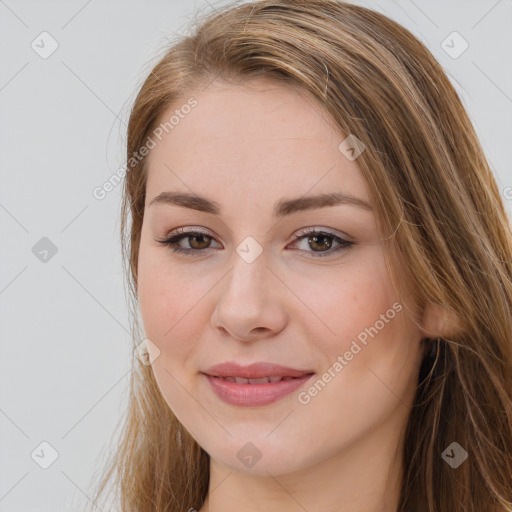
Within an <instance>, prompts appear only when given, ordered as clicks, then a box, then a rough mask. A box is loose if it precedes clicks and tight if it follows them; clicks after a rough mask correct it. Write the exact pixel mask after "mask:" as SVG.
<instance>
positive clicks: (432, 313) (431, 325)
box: [421, 303, 463, 338]
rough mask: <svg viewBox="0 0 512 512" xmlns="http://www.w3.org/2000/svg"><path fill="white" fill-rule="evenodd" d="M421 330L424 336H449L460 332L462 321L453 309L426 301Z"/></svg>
mask: <svg viewBox="0 0 512 512" xmlns="http://www.w3.org/2000/svg"><path fill="white" fill-rule="evenodd" d="M421 330H422V331H423V333H424V335H425V337H426V338H446V337H447V338H450V337H452V336H455V335H457V334H459V333H460V332H462V330H463V329H462V322H461V321H460V318H459V317H458V315H457V314H456V313H455V311H453V310H448V309H445V308H443V307H442V306H440V305H439V304H433V303H428V304H427V306H426V307H425V310H424V312H423V318H422V321H421Z"/></svg>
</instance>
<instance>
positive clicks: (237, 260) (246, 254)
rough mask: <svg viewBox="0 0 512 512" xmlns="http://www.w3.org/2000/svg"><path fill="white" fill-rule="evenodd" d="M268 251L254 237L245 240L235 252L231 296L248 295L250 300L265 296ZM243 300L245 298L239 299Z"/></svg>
mask: <svg viewBox="0 0 512 512" xmlns="http://www.w3.org/2000/svg"><path fill="white" fill-rule="evenodd" d="M267 256H268V249H267V250H264V249H263V247H262V246H261V245H260V244H259V243H258V242H257V241H256V240H255V239H253V238H252V237H247V238H246V239H244V240H243V241H242V242H241V243H240V244H239V245H238V246H237V247H236V250H235V251H234V252H233V257H232V265H233V266H232V270H231V272H230V276H229V279H228V285H227V286H228V290H226V291H227V292H228V293H229V294H234V295H235V298H236V297H237V296H239V295H240V294H242V295H248V296H249V300H250V299H251V298H252V299H256V298H258V299H259V298H260V294H263V295H264V294H265V286H264V284H265V282H266V273H268V269H267V265H268V258H267ZM238 298H242V299H243V297H238Z"/></svg>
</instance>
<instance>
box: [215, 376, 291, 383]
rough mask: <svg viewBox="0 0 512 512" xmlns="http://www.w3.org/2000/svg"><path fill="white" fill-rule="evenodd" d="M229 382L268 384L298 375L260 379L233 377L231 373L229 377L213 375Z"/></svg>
mask: <svg viewBox="0 0 512 512" xmlns="http://www.w3.org/2000/svg"><path fill="white" fill-rule="evenodd" d="M212 377H217V378H219V379H222V380H226V381H228V382H236V383H237V384H268V383H269V382H279V381H281V380H290V379H296V378H297V377H281V376H279V375H272V376H271V377H261V378H260V379H247V378H245V377H233V376H231V375H229V376H227V377H221V376H219V375H212Z"/></svg>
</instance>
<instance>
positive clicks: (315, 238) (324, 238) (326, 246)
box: [309, 235, 331, 249]
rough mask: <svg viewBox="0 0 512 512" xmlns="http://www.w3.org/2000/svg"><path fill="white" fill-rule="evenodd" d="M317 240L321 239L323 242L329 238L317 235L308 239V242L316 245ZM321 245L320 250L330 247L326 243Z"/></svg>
mask: <svg viewBox="0 0 512 512" xmlns="http://www.w3.org/2000/svg"><path fill="white" fill-rule="evenodd" d="M318 239H321V240H322V239H323V240H324V241H325V240H328V239H329V237H327V236H325V235H318V236H311V237H309V240H310V241H311V240H313V241H314V243H315V244H316V243H317V240H318ZM321 245H323V247H321V249H322V248H323V249H330V246H331V244H330V242H327V243H324V244H321Z"/></svg>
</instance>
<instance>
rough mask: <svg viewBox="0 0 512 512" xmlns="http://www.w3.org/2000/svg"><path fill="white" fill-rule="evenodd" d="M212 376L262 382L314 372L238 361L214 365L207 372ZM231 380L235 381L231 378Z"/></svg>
mask: <svg viewBox="0 0 512 512" xmlns="http://www.w3.org/2000/svg"><path fill="white" fill-rule="evenodd" d="M203 373H206V374H207V375H210V376H212V377H224V378H229V377H230V378H234V379H245V380H243V381H240V383H241V384H247V383H248V381H249V383H250V384H262V383H265V382H276V381H279V380H283V379H286V378H297V377H304V376H305V375H308V374H311V373H313V371H312V370H298V369H296V368H290V367H287V366H282V365H279V364H274V363H267V362H261V363H253V364H251V365H249V366H241V365H239V364H237V363H231V362H228V363H221V364H217V365H215V366H212V367H211V368H209V369H208V370H206V371H205V372H203ZM263 378H264V379H269V380H265V381H263V382H250V381H251V380H252V381H255V380H259V379H263ZM230 382H235V381H233V380H230Z"/></svg>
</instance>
